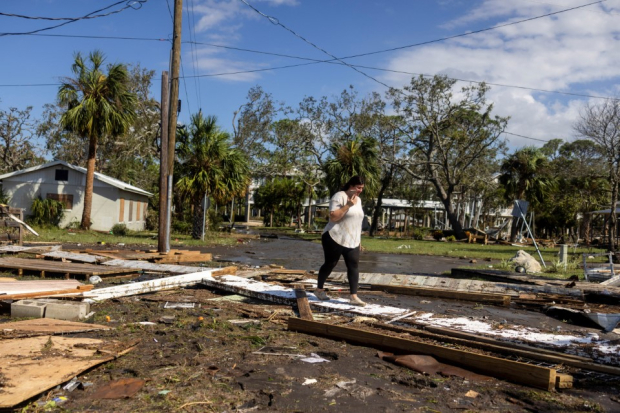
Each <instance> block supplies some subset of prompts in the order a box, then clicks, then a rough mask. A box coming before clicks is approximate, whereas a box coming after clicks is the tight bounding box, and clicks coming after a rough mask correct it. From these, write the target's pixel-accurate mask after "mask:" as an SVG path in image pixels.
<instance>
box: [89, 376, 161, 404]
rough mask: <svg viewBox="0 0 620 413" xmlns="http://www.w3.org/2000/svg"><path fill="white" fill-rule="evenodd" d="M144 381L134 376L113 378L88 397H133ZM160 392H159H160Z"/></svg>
mask: <svg viewBox="0 0 620 413" xmlns="http://www.w3.org/2000/svg"><path fill="white" fill-rule="evenodd" d="M144 384H145V381H144V380H140V379H134V378H123V379H119V380H114V381H113V382H110V383H108V384H106V385H105V386H103V387H101V388H99V389H97V390H96V391H95V392H94V393H93V394H92V395H91V396H90V397H92V398H93V399H95V400H97V399H125V398H128V397H133V396H134V395H135V394H136V393H138V392H139V391H140V389H142V387H143V386H144ZM160 394H161V392H160Z"/></svg>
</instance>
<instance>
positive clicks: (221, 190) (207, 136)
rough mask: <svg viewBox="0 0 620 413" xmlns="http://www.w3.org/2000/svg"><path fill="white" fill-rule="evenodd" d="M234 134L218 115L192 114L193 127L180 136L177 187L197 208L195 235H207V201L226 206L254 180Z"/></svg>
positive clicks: (195, 213)
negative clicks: (221, 124) (222, 126)
mask: <svg viewBox="0 0 620 413" xmlns="http://www.w3.org/2000/svg"><path fill="white" fill-rule="evenodd" d="M231 145H232V143H231V140H230V135H229V134H228V133H227V132H225V131H222V130H221V129H220V128H219V126H218V125H217V119H216V118H215V116H207V117H206V118H205V117H203V116H202V114H201V113H198V114H195V115H192V117H191V122H190V125H189V128H188V129H186V130H182V131H181V132H180V133H179V138H178V147H177V156H178V159H179V165H178V169H177V170H178V171H179V172H178V176H179V177H180V179H179V180H178V181H177V183H176V188H177V190H178V191H179V195H180V196H181V197H187V198H188V199H189V201H190V202H191V204H192V205H193V207H194V222H193V230H192V236H193V237H194V238H196V239H199V238H201V237H202V234H203V216H204V215H203V214H204V210H203V199H204V198H205V196H207V197H212V198H214V200H215V202H217V203H226V202H228V201H230V200H231V199H233V197H235V196H239V195H242V194H243V192H244V191H245V190H246V188H247V185H248V184H249V180H250V168H249V163H248V160H247V158H246V157H245V155H244V154H243V153H242V152H241V151H240V150H238V149H235V148H233V147H232V146H231Z"/></svg>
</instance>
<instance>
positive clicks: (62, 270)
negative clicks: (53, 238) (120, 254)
mask: <svg viewBox="0 0 620 413" xmlns="http://www.w3.org/2000/svg"><path fill="white" fill-rule="evenodd" d="M0 268H8V269H14V270H22V271H23V270H29V271H45V272H50V273H58V274H84V275H105V274H123V273H128V272H132V270H130V269H127V268H123V267H110V266H108V267H103V266H100V265H91V264H75V263H64V262H56V261H45V260H33V259H28V258H13V257H10V258H0Z"/></svg>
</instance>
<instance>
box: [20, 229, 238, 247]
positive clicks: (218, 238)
mask: <svg viewBox="0 0 620 413" xmlns="http://www.w3.org/2000/svg"><path fill="white" fill-rule="evenodd" d="M34 229H35V231H37V232H38V233H39V235H40V236H39V237H36V236H34V235H33V234H30V233H26V236H25V238H24V241H25V242H28V241H32V242H37V241H39V242H58V243H79V244H97V243H100V242H104V243H106V244H111V245H114V244H121V243H122V244H126V245H142V246H144V247H157V233H156V232H150V231H143V232H134V231H130V232H129V233H128V234H127V235H126V236H119V235H113V234H108V233H104V232H97V231H82V230H67V229H60V228H39V227H35V228H34ZM240 237H243V235H237V234H234V233H233V234H229V233H222V232H207V234H206V236H205V240H204V241H202V240H195V239H192V237H191V235H180V234H172V236H171V239H170V245H171V247H204V246H212V245H234V244H236V243H237V239H238V238H240Z"/></svg>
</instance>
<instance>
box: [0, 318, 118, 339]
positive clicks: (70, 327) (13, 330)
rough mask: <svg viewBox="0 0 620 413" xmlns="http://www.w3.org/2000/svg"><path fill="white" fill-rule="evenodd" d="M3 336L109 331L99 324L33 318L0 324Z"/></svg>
mask: <svg viewBox="0 0 620 413" xmlns="http://www.w3.org/2000/svg"><path fill="white" fill-rule="evenodd" d="M0 330H2V332H3V334H4V335H5V336H10V337H14V336H16V335H20V334H24V333H26V334H29V335H32V334H37V335H38V334H46V335H50V334H69V333H83V332H87V331H95V330H111V328H110V327H107V326H102V325H99V324H88V323H79V322H75V321H65V320H56V319H53V318H35V319H33V320H22V321H14V322H10V323H2V324H0Z"/></svg>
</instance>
